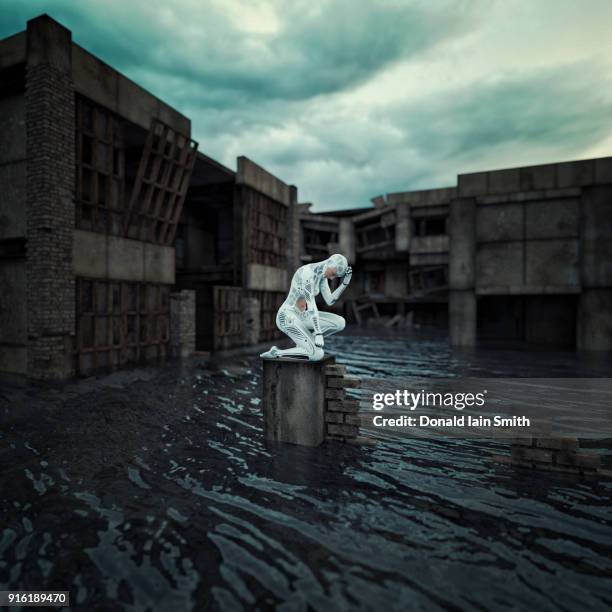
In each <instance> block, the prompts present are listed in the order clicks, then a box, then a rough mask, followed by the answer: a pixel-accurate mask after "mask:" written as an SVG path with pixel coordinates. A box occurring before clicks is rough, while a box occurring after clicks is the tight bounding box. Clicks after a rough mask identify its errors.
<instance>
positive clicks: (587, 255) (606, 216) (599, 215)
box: [581, 185, 612, 288]
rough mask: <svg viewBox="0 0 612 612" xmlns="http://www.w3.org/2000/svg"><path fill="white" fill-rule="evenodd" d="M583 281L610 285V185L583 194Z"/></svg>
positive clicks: (602, 285)
mask: <svg viewBox="0 0 612 612" xmlns="http://www.w3.org/2000/svg"><path fill="white" fill-rule="evenodd" d="M581 225H582V266H581V267H582V270H581V277H582V284H583V286H584V287H592V288H595V287H599V288H603V287H608V288H610V287H612V185H602V186H597V187H590V188H587V189H585V190H584V191H583V197H582V220H581Z"/></svg>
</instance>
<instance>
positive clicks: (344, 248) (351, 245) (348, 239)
mask: <svg viewBox="0 0 612 612" xmlns="http://www.w3.org/2000/svg"><path fill="white" fill-rule="evenodd" d="M338 243H339V247H338V250H339V251H340V253H342V255H344V256H345V257H346V259H347V260H348V262H349V264H351V265H353V264H354V263H355V224H354V223H353V221H352V219H347V218H340V224H339V227H338Z"/></svg>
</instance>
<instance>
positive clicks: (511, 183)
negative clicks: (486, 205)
mask: <svg viewBox="0 0 612 612" xmlns="http://www.w3.org/2000/svg"><path fill="white" fill-rule="evenodd" d="M520 190H521V174H520V169H519V168H509V169H507V170H495V171H493V172H489V190H488V193H491V194H496V193H513V192H516V191H520Z"/></svg>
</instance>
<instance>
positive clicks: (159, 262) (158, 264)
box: [143, 243, 175, 285]
mask: <svg viewBox="0 0 612 612" xmlns="http://www.w3.org/2000/svg"><path fill="white" fill-rule="evenodd" d="M143 264H144V279H145V281H146V282H148V283H166V284H169V285H173V284H174V269H175V266H174V248H172V247H164V246H159V245H157V244H149V243H145V244H144V261H143Z"/></svg>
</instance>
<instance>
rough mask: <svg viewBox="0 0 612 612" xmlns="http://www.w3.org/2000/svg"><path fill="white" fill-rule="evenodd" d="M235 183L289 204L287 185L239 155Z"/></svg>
mask: <svg viewBox="0 0 612 612" xmlns="http://www.w3.org/2000/svg"><path fill="white" fill-rule="evenodd" d="M236 184H237V185H248V186H249V187H252V188H253V189H256V190H257V191H259V192H260V193H263V194H264V195H267V196H268V197H270V198H272V199H273V200H276V201H277V202H282V203H283V204H285V205H287V206H289V203H290V193H289V185H287V184H285V183H283V181H281V180H280V179H278V178H276V177H275V176H274V175H273V174H270V173H269V172H268V171H267V170H265V169H264V168H262V167H261V166H258V165H257V164H256V163H255V162H252V161H251V160H250V159H249V158H248V157H244V156H241V157H239V158H238V169H237V172H236Z"/></svg>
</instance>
